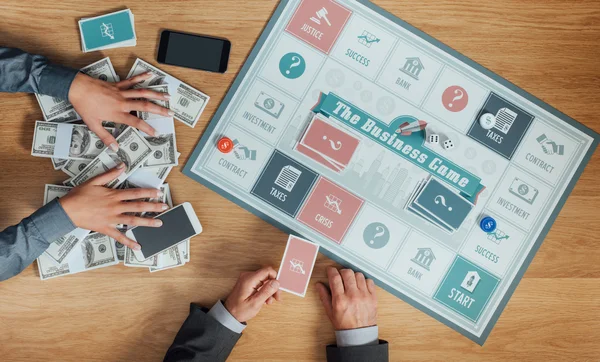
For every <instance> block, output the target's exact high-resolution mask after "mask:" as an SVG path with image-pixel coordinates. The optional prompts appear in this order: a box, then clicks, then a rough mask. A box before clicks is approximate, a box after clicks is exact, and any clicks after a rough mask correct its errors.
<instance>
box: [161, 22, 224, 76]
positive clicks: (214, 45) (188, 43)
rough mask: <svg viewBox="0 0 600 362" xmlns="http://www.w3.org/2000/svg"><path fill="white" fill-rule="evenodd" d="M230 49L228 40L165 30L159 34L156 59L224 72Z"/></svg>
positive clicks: (183, 65)
mask: <svg viewBox="0 0 600 362" xmlns="http://www.w3.org/2000/svg"><path fill="white" fill-rule="evenodd" d="M230 49H231V43H230V42H229V41H228V40H224V39H216V38H211V37H206V36H201V35H193V34H185V33H177V32H172V31H169V30H165V31H163V32H162V34H161V40H160V47H159V50H158V59H157V60H158V61H159V62H160V63H165V64H170V65H178V66H182V67H187V68H194V69H201V70H208V71H212V72H220V73H224V72H225V71H226V70H227V62H228V60H229V51H230Z"/></svg>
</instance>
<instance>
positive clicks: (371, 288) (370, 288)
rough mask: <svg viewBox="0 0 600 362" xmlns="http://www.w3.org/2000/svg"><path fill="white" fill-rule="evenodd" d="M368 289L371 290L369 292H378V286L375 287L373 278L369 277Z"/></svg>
mask: <svg viewBox="0 0 600 362" xmlns="http://www.w3.org/2000/svg"><path fill="white" fill-rule="evenodd" d="M367 289H368V290H369V293H371V294H373V295H375V294H376V293H377V288H376V287H375V282H374V281H373V279H367Z"/></svg>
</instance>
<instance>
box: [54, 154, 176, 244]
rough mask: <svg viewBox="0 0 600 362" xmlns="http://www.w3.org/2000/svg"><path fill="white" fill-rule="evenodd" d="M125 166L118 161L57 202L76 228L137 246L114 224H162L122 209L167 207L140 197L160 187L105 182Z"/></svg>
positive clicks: (157, 193)
mask: <svg viewBox="0 0 600 362" xmlns="http://www.w3.org/2000/svg"><path fill="white" fill-rule="evenodd" d="M124 170H125V165H124V164H120V165H119V166H117V167H116V168H114V169H112V170H110V171H108V172H106V173H105V174H102V175H100V176H96V177H94V178H93V179H91V180H89V181H87V182H86V183H84V184H81V185H79V186H78V187H75V188H74V189H72V190H71V192H69V193H68V194H67V195H65V196H63V197H62V198H60V199H59V202H60V204H61V206H62V207H63V209H64V210H65V212H66V213H67V215H69V218H71V221H73V223H74V224H75V226H77V227H78V228H82V229H87V230H92V231H96V232H99V233H101V234H104V235H107V236H110V237H111V238H113V239H115V240H117V241H118V242H120V243H121V244H123V245H125V246H127V247H129V248H131V249H134V250H140V245H139V244H138V243H136V242H134V241H132V240H131V239H129V238H128V237H126V236H125V235H123V234H122V233H121V232H120V231H118V230H117V229H116V227H117V224H126V225H128V226H150V227H160V226H161V225H162V221H160V220H155V219H151V218H142V217H137V216H133V215H126V214H125V213H139V212H164V211H165V210H167V209H168V205H166V204H162V203H156V202H144V201H140V200H141V199H146V198H157V197H160V196H161V195H160V191H159V190H156V189H129V190H114V189H109V188H106V187H105V186H104V185H105V184H107V183H109V182H111V181H112V180H114V179H116V178H117V177H119V175H120V174H121V173H122V172H123V171H124ZM131 200H137V201H131Z"/></svg>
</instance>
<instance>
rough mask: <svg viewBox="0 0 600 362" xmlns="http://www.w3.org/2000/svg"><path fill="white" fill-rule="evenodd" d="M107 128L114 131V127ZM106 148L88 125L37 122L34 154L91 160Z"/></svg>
mask: <svg viewBox="0 0 600 362" xmlns="http://www.w3.org/2000/svg"><path fill="white" fill-rule="evenodd" d="M105 129H106V130H107V131H109V132H111V133H112V132H113V131H114V129H113V128H105ZM104 148H105V146H104V143H102V140H101V139H100V138H99V137H98V136H96V134H95V133H94V132H92V131H91V130H90V129H89V128H88V127H87V126H86V125H80V124H65V123H55V122H42V121H36V122H35V129H34V133H33V144H32V146H31V155H32V156H36V157H58V158H60V159H69V160H71V159H72V160H88V161H91V160H93V159H94V158H96V157H97V156H98V155H99V154H100V152H102V150H103V149H104ZM63 167H64V165H63Z"/></svg>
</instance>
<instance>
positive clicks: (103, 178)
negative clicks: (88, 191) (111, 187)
mask: <svg viewBox="0 0 600 362" xmlns="http://www.w3.org/2000/svg"><path fill="white" fill-rule="evenodd" d="M123 171H125V164H124V163H123V162H121V163H120V164H118V165H117V167H115V168H113V169H112V170H108V171H106V172H105V173H103V174H102V175H98V176H96V177H94V178H93V179H91V180H90V181H89V182H90V183H91V184H92V185H97V186H102V185H106V184H107V183H109V182H111V181H112V180H114V179H116V178H117V177H119V175H121V174H122V173H123Z"/></svg>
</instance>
